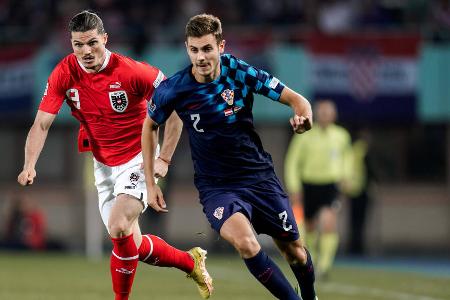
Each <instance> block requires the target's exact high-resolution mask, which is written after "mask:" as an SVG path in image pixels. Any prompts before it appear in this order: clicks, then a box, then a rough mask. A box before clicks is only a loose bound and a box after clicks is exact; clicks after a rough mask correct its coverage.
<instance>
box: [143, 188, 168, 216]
mask: <svg viewBox="0 0 450 300" xmlns="http://www.w3.org/2000/svg"><path fill="white" fill-rule="evenodd" d="M147 203H148V205H149V206H150V207H151V208H153V209H154V210H155V211H157V212H163V213H166V212H169V211H168V210H167V209H166V207H167V206H166V202H165V201H164V196H163V194H162V192H161V189H160V188H159V186H158V185H156V184H155V185H152V186H151V187H150V188H148V187H147Z"/></svg>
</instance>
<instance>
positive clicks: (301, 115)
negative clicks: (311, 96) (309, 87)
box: [280, 86, 313, 133]
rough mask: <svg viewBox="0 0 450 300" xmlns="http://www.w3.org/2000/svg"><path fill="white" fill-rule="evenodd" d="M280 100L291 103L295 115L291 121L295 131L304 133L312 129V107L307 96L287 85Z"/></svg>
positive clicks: (287, 103)
mask: <svg viewBox="0 0 450 300" xmlns="http://www.w3.org/2000/svg"><path fill="white" fill-rule="evenodd" d="M280 102H281V103H284V104H286V105H289V106H290V107H291V108H292V110H293V111H294V116H293V117H292V118H291V119H290V120H289V121H290V123H291V126H292V129H293V130H294V132H295V133H303V132H305V131H308V130H310V129H311V127H312V123H313V118H312V109H311V104H310V103H309V101H308V100H306V98H305V97H303V96H302V95H300V94H299V93H296V92H294V91H293V90H291V89H290V88H288V87H287V86H286V87H285V88H284V89H283V91H282V92H281V96H280Z"/></svg>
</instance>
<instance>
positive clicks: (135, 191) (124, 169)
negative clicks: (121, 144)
mask: <svg viewBox="0 0 450 300" xmlns="http://www.w3.org/2000/svg"><path fill="white" fill-rule="evenodd" d="M141 164H142V155H141V154H139V155H137V156H136V157H134V158H133V159H132V160H130V161H129V162H127V163H126V164H124V165H121V166H119V168H118V170H117V176H116V180H115V183H114V195H115V196H116V197H117V196H118V195H121V194H123V195H128V196H130V197H131V198H133V199H135V200H137V201H138V202H140V203H141V205H142V209H141V212H143V211H144V210H145V209H146V208H147V206H148V204H147V189H146V185H145V175H144V170H143V169H142V168H141Z"/></svg>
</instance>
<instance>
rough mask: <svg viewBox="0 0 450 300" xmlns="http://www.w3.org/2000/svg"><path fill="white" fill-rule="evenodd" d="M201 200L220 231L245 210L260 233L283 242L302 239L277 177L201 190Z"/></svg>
mask: <svg viewBox="0 0 450 300" xmlns="http://www.w3.org/2000/svg"><path fill="white" fill-rule="evenodd" d="M200 203H201V204H202V205H203V212H204V213H205V215H206V217H207V218H208V221H209V223H210V224H211V227H212V228H213V229H214V230H215V231H217V232H218V233H220V228H221V227H222V225H223V223H224V222H225V221H226V220H227V219H228V218H229V217H231V216H232V215H233V214H234V213H236V212H241V213H242V214H244V215H245V216H246V217H247V218H248V219H249V220H250V223H252V225H253V228H254V229H255V231H256V232H257V233H258V234H259V233H265V234H267V235H269V236H271V237H273V238H275V239H277V240H281V241H296V240H297V239H298V238H299V233H298V228H297V224H296V222H295V218H294V214H293V212H292V208H291V205H290V203H289V198H288V196H287V195H286V193H285V192H284V191H283V188H282V187H281V184H280V181H279V180H278V178H277V177H276V176H273V177H271V178H269V179H267V180H264V181H262V182H259V183H256V184H253V185H250V186H245V187H241V188H229V189H226V190H225V189H217V190H207V191H200Z"/></svg>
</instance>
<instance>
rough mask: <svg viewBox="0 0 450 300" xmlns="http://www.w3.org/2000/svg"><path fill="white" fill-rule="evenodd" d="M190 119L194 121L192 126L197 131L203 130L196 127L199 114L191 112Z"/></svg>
mask: <svg viewBox="0 0 450 300" xmlns="http://www.w3.org/2000/svg"><path fill="white" fill-rule="evenodd" d="M191 120H192V121H194V124H192V126H193V127H194V129H195V130H196V131H197V132H205V131H204V130H203V129H201V128H198V127H197V125H198V122H199V121H200V114H191Z"/></svg>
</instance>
